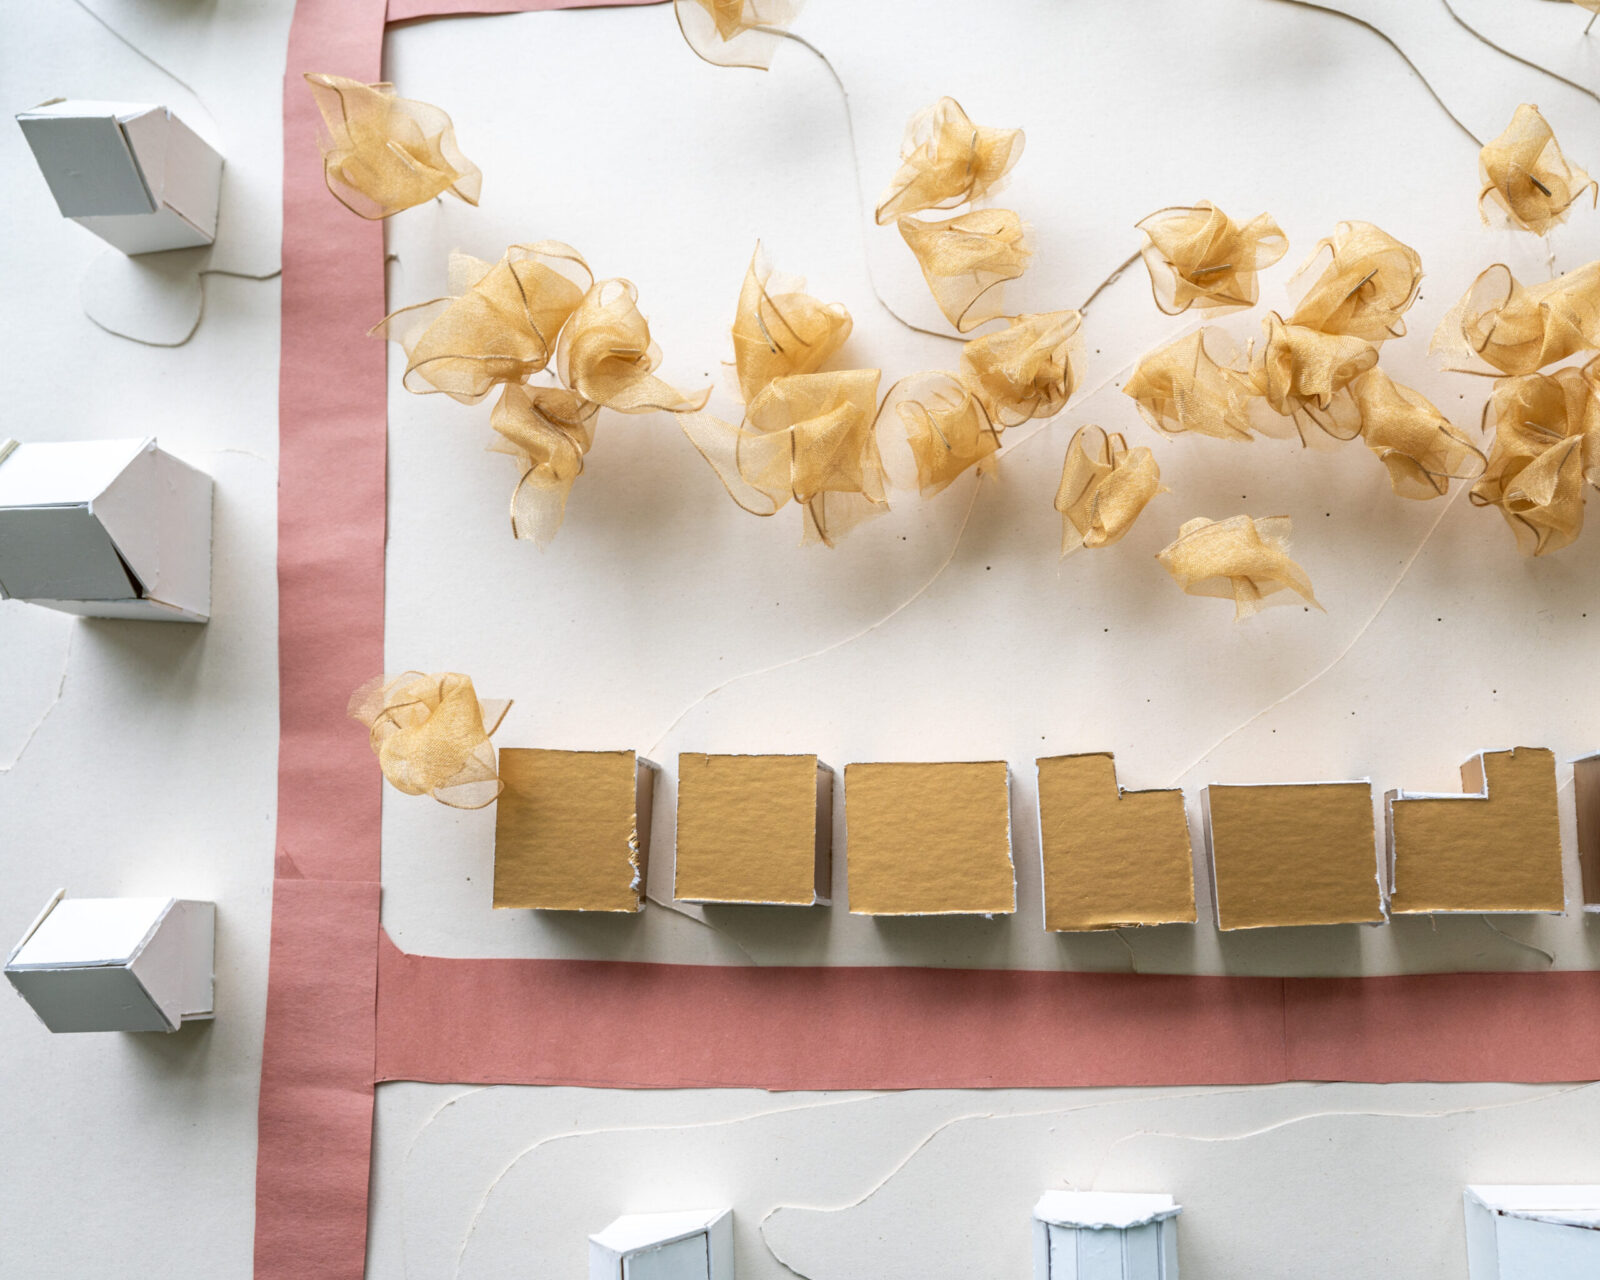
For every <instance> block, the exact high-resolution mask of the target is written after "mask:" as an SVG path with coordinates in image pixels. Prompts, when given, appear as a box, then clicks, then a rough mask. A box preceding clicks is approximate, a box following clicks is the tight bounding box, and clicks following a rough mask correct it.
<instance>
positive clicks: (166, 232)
mask: <svg viewBox="0 0 1600 1280" xmlns="http://www.w3.org/2000/svg"><path fill="white" fill-rule="evenodd" d="M17 123H18V124H19V125H21V126H22V134H23V137H25V138H26V139H27V141H28V146H29V147H30V148H32V150H33V155H34V159H36V160H37V161H38V162H39V170H40V172H41V173H43V174H44V179H45V181H46V182H47V183H48V184H49V186H50V193H51V194H52V195H53V196H55V198H56V205H57V207H58V208H59V209H60V210H61V213H62V216H63V217H67V218H71V219H72V220H73V221H74V222H77V223H78V224H79V225H81V226H83V227H86V228H88V229H89V230H90V231H92V232H94V233H95V235H97V236H99V237H100V238H101V239H102V240H104V241H106V243H108V244H111V245H114V246H116V247H117V248H118V249H121V250H122V251H123V252H124V253H127V254H139V253H157V252H160V251H162V250H166V249H188V248H193V247H195V246H198V245H206V244H210V243H211V242H212V241H213V240H214V239H215V238H216V234H217V203H218V197H219V195H220V192H221V185H222V157H221V156H220V155H218V154H217V153H216V151H214V150H213V149H212V148H211V147H210V146H209V145H207V143H206V142H204V141H203V140H202V139H201V138H200V137H199V136H198V135H197V134H196V133H195V132H194V130H192V129H190V128H189V127H188V126H187V125H186V124H184V123H183V121H182V120H180V119H178V117H177V116H175V115H173V114H172V112H170V111H168V110H167V108H165V107H160V106H151V105H148V104H140V103H131V102H91V101H83V100H77V101H68V100H65V99H59V98H58V99H55V100H53V101H51V102H45V103H41V104H40V105H39V106H37V107H35V108H33V110H31V111H24V112H22V113H21V114H20V115H18V116H17Z"/></svg>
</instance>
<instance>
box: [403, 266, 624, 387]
mask: <svg viewBox="0 0 1600 1280" xmlns="http://www.w3.org/2000/svg"><path fill="white" fill-rule="evenodd" d="M591 281H592V276H591V275H590V273H589V267H588V264H587V263H585V262H584V260H583V255H582V254H580V253H579V252H578V251H577V250H576V249H574V248H573V247H572V246H571V245H567V244H562V243H560V242H559V241H556V240H541V241H539V242H538V243H537V244H514V245H512V246H511V247H510V248H509V249H507V250H506V252H505V256H504V257H502V258H501V259H500V261H499V262H496V263H492V264H491V263H488V262H484V261H482V260H480V259H478V258H473V257H470V256H469V255H467V254H464V253H453V254H451V255H450V288H451V291H452V294H453V295H454V296H452V297H447V298H435V299H434V300H433V301H432V302H424V303H420V304H419V305H417V306H413V307H402V308H401V309H400V310H398V311H396V312H394V313H393V314H391V315H388V316H385V317H384V319H383V320H382V321H381V322H380V323H379V324H378V325H377V326H375V327H374V329H373V333H376V334H381V335H382V336H384V337H387V338H390V339H392V340H393V341H396V342H398V343H400V345H401V347H402V348H403V349H404V351H405V353H406V372H405V377H404V379H403V380H402V381H403V385H404V386H405V388H406V390H407V391H414V392H417V393H418V394H427V393H429V392H435V391H437V392H443V393H444V394H445V395H447V396H449V397H451V398H452V399H454V400H459V401H461V402H462V403H463V404H475V403H477V402H478V401H479V400H482V399H483V398H484V397H485V396H486V395H488V394H489V392H490V391H491V390H492V389H493V388H494V387H495V386H496V385H497V384H500V383H507V382H525V381H526V380H527V379H528V378H530V377H532V376H533V375H534V374H536V373H538V372H539V371H540V370H541V369H543V368H544V367H545V366H546V365H547V364H549V362H550V358H551V357H552V356H553V355H554V354H555V350H556V337H557V335H558V334H559V333H560V332H561V329H562V327H563V326H564V325H565V324H566V323H567V320H568V318H569V317H570V316H571V315H572V313H573V312H574V311H575V310H577V307H578V304H579V303H580V302H582V301H583V297H584V293H585V291H586V290H588V288H589V286H590V283H591Z"/></svg>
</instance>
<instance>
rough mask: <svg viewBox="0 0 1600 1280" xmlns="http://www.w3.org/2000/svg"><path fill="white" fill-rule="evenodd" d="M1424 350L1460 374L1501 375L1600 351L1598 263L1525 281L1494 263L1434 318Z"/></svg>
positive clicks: (1599, 269)
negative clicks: (1539, 281) (1550, 277)
mask: <svg viewBox="0 0 1600 1280" xmlns="http://www.w3.org/2000/svg"><path fill="white" fill-rule="evenodd" d="M1428 349H1429V350H1430V351H1435V352H1441V353H1442V354H1443V355H1444V356H1445V358H1446V360H1447V364H1446V366H1445V367H1446V368H1449V369H1454V370H1456V371H1457V372H1460V373H1487V372H1490V371H1493V372H1497V373H1507V374H1524V373H1534V372H1536V371H1538V370H1540V369H1542V368H1544V367H1545V366H1546V365H1548V364H1554V363H1555V362H1556V361H1557V360H1565V359H1566V358H1567V357H1568V356H1570V355H1574V354H1576V353H1577V352H1579V351H1593V350H1597V349H1600V260H1596V261H1594V262H1591V263H1588V264H1587V265H1585V266H1582V267H1578V268H1577V269H1576V270H1574V271H1569V272H1567V274H1566V275H1564V276H1558V277H1557V278H1556V279H1554V280H1549V281H1546V282H1545V283H1543V284H1536V285H1527V286H1524V285H1522V284H1519V283H1518V282H1517V278H1516V277H1515V276H1513V275H1512V274H1511V268H1510V267H1508V266H1506V265H1505V264H1504V263H1500V262H1497V263H1495V264H1494V266H1492V267H1490V268H1489V269H1488V270H1486V271H1485V272H1483V274H1482V275H1480V276H1479V277H1478V278H1477V279H1476V280H1474V281H1473V282H1472V287H1471V288H1470V289H1468V290H1467V292H1466V293H1465V294H1463V295H1462V298H1461V301H1460V302H1458V303H1456V305H1455V306H1453V307H1451V308H1450V311H1449V313H1448V314H1447V315H1446V316H1445V318H1444V319H1443V320H1441V321H1440V322H1439V328H1438V329H1437V330H1436V331H1435V332H1434V335H1433V341H1432V343H1431V344H1430V345H1429V348H1428Z"/></svg>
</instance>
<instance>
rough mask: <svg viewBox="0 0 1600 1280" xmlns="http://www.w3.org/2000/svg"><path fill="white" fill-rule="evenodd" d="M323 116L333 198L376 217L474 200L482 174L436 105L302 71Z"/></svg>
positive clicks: (383, 87)
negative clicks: (440, 200) (449, 199)
mask: <svg viewBox="0 0 1600 1280" xmlns="http://www.w3.org/2000/svg"><path fill="white" fill-rule="evenodd" d="M306 83H307V84H309V85H310V86H311V92H312V95H313V96H314V97H315V98H316V101H317V110H318V111H320V112H321V113H322V122H323V129H322V131H321V135H320V137H319V138H318V140H317V141H318V145H319V146H320V147H321V149H322V171H323V177H324V178H325V180H326V181H327V184H328V190H329V191H331V192H332V193H333V197H334V199H336V200H337V201H338V202H339V203H340V204H342V205H344V207H345V208H347V209H349V210H350V211H351V212H352V213H355V214H359V215H360V216H361V217H363V218H367V219H371V220H377V219H380V218H387V217H389V216H390V215H391V214H395V213H399V212H400V210H402V209H409V208H411V207H412V206H414V205H419V204H424V203H426V202H427V201H429V200H432V199H433V198H434V197H435V196H439V195H446V194H448V195H452V196H455V197H456V198H457V199H458V200H464V201H466V202H467V203H468V204H473V205H475V204H477V203H478V193H479V191H480V189H481V188H482V186H483V174H482V173H481V172H479V170H478V166H477V165H475V164H473V163H472V161H470V160H468V159H467V158H466V156H464V155H462V154H461V151H460V149H459V148H458V147H457V146H456V135H455V129H454V128H453V127H452V126H451V123H450V117H449V116H448V115H446V114H445V113H444V112H443V111H441V110H440V109H439V108H438V107H435V106H430V105H429V104H428V103H426V102H415V101H413V100H412V99H410V98H397V97H396V96H395V93H394V86H393V85H388V84H362V83H361V82H360V81H359V80H348V79H346V78H345V77H344V76H330V75H320V74H316V73H308V74H307V75H306Z"/></svg>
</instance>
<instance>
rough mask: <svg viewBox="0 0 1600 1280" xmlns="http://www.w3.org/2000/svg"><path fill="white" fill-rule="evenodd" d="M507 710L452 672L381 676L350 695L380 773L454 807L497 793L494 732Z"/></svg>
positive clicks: (471, 805)
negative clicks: (492, 740)
mask: <svg viewBox="0 0 1600 1280" xmlns="http://www.w3.org/2000/svg"><path fill="white" fill-rule="evenodd" d="M510 708H511V703H510V702H509V701H506V702H483V701H480V700H479V698H478V695H477V692H476V691H475V690H474V689H473V687H472V681H471V679H470V678H468V677H467V676H464V675H459V674H457V673H456V672H453V671H447V672H444V673H443V674H442V675H424V674H423V673H422V672H420V671H407V672H404V673H402V674H401V675H397V676H395V675H384V676H378V677H376V678H374V679H372V680H369V681H367V683H366V684H364V685H362V686H361V687H360V688H359V689H357V690H356V691H355V693H353V694H352V695H351V696H350V716H351V718H352V719H354V720H359V721H361V723H362V724H364V725H366V726H367V729H368V731H369V734H370V738H371V742H372V750H373V752H374V753H375V754H376V755H377V757H378V764H379V766H380V767H381V768H382V769H383V776H384V777H385V778H387V779H388V780H389V782H390V783H391V784H392V785H393V786H394V787H395V788H396V789H397V790H400V791H403V792H405V793H406V794H407V795H408V796H425V795H431V796H432V797H433V798H434V799H435V800H437V801H439V802H440V803H441V804H447V805H450V806H452V807H453V808H457V809H481V808H483V807H484V806H485V805H487V804H490V803H492V802H493V801H494V798H495V797H496V796H498V795H499V794H500V790H501V784H500V776H499V771H498V761H497V760H496V757H495V751H494V744H493V743H491V742H490V741H489V735H490V734H492V733H493V732H494V731H495V730H496V729H498V728H499V727H500V722H501V720H503V719H504V718H505V714H506V712H507V711H508V710H510Z"/></svg>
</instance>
